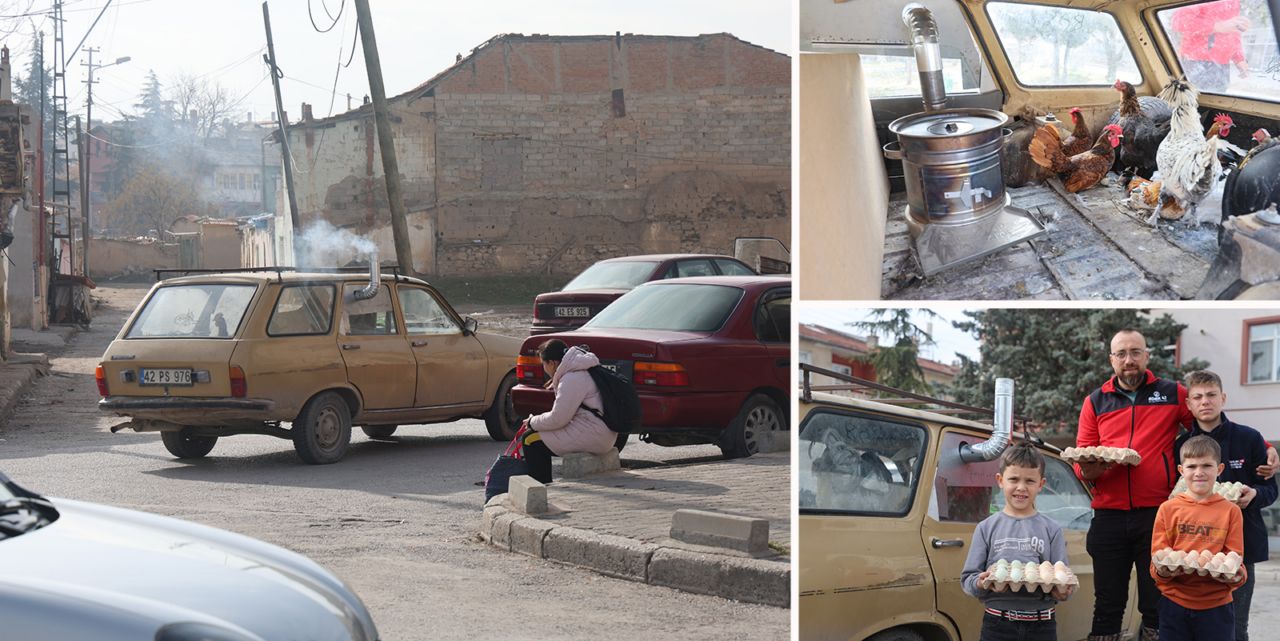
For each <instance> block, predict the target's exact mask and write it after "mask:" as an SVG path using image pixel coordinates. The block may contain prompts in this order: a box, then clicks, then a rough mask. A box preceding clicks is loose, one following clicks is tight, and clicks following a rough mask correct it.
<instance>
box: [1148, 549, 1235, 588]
mask: <svg viewBox="0 0 1280 641" xmlns="http://www.w3.org/2000/svg"><path fill="white" fill-rule="evenodd" d="M1151 562H1152V563H1154V564H1155V565H1156V566H1157V567H1162V568H1164V569H1166V570H1169V571H1171V572H1173V573H1174V574H1175V575H1178V574H1184V575H1188V574H1195V575H1199V576H1211V577H1213V578H1215V579H1219V580H1223V581H1230V580H1231V579H1232V578H1234V577H1235V576H1236V574H1237V573H1238V572H1239V571H1240V566H1241V564H1242V563H1243V560H1242V559H1241V558H1240V555H1239V554H1237V553H1235V552H1227V553H1225V554H1224V553H1222V552H1218V553H1217V554H1214V553H1213V552H1210V551H1209V550H1191V551H1189V552H1184V551H1182V550H1174V549H1172V548H1164V549H1163V550H1157V551H1156V553H1155V554H1152V555H1151Z"/></svg>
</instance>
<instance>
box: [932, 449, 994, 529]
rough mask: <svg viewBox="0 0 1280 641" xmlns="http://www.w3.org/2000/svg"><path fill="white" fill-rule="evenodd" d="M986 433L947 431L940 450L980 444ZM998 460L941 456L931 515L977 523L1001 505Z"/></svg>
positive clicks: (945, 519) (935, 480) (939, 519)
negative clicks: (972, 461)
mask: <svg viewBox="0 0 1280 641" xmlns="http://www.w3.org/2000/svg"><path fill="white" fill-rule="evenodd" d="M984 440H986V437H985V436H979V435H974V434H959V433H956V432H947V433H945V434H943V435H942V447H941V450H940V451H941V452H959V451H960V448H961V447H962V446H964V445H966V444H975V445H976V444H978V443H981V442H983V441H984ZM999 471H1000V462H999V460H998V459H997V460H994V461H979V462H975V463H965V462H964V461H962V460H960V457H959V456H955V455H952V456H942V457H941V460H940V461H939V462H938V474H937V477H936V478H935V479H934V482H933V490H932V492H931V494H930V495H929V516H931V517H933V518H934V519H936V520H938V521H958V522H961V523H977V522H979V521H981V520H982V519H985V518H987V517H988V516H990V515H991V514H992V513H994V512H996V511H997V510H999V509H1000V507H999V506H1000V505H1001V504H1000V503H997V497H1000V500H1003V495H1002V494H1001V493H1000V488H999V487H996V473H997V472H999Z"/></svg>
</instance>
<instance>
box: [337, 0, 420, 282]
mask: <svg viewBox="0 0 1280 641" xmlns="http://www.w3.org/2000/svg"><path fill="white" fill-rule="evenodd" d="M355 5H356V20H357V24H358V25H359V27H360V44H361V45H362V46H363V47H364V64H365V67H366V68H367V69H368V71H369V93H370V94H371V95H372V97H373V122H374V125H375V126H376V127H377V130H378V148H379V149H380V150H381V151H382V173H383V175H384V178H386V181H387V202H388V203H389V204H390V205H391V234H392V236H393V237H394V238H395V243H396V262H398V263H400V269H402V270H404V272H405V273H407V274H410V275H417V274H418V271H417V270H416V269H414V265H413V252H412V250H411V249H410V245H409V224H408V223H407V222H406V220H405V210H404V198H403V196H402V195H401V191H400V164H399V163H398V162H396V148H395V144H394V141H393V140H392V138H391V123H390V121H389V120H388V118H387V92H386V89H385V88H384V87H383V86H382V63H381V62H379V61H378V41H377V39H376V38H375V37H374V35H373V17H372V16H371V15H370V14H369V0H355ZM434 234H435V230H431V233H430V234H427V237H428V240H427V261H426V265H427V269H428V270H430V269H431V268H432V266H433V265H435V238H434Z"/></svg>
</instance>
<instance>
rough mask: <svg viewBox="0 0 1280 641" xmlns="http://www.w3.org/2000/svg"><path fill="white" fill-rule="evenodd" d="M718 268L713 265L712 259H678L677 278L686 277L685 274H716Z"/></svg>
mask: <svg viewBox="0 0 1280 641" xmlns="http://www.w3.org/2000/svg"><path fill="white" fill-rule="evenodd" d="M715 275H716V270H715V269H714V268H712V267H711V261H709V260H707V259H705V258H701V259H698V260H680V261H676V275H675V278H684V277H685V276H715Z"/></svg>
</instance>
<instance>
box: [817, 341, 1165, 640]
mask: <svg viewBox="0 0 1280 641" xmlns="http://www.w3.org/2000/svg"><path fill="white" fill-rule="evenodd" d="M801 370H802V377H803V379H804V381H805V384H804V386H803V390H802V396H801V399H800V417H801V422H800V430H799V444H798V446H799V455H798V461H797V464H798V466H799V470H798V476H797V478H798V481H799V486H800V487H799V508H800V544H799V546H798V548H799V555H798V556H799V559H798V562H799V581H800V598H799V602H798V603H799V610H800V639H802V640H806V641H810V640H811V641H818V640H821V641H864V640H868V639H870V640H874V641H978V632H979V630H980V629H981V628H982V614H983V607H982V605H981V603H980V602H979V601H978V600H977V599H975V598H973V597H970V596H969V595H967V594H965V593H964V591H963V590H962V589H961V586H960V573H961V571H962V570H963V569H964V562H965V557H966V556H967V554H968V551H969V546H970V545H971V543H972V541H973V532H974V528H975V527H976V526H977V524H978V522H980V521H981V520H982V519H985V518H986V517H987V516H988V515H990V514H992V513H994V512H996V511H999V510H1001V509H1003V508H1004V495H1003V494H1002V493H1001V492H1000V489H999V488H998V487H996V485H995V475H996V472H997V471H998V466H999V454H1000V452H1002V451H1003V449H1004V445H1005V444H1007V443H1008V442H1009V439H1015V440H1017V439H1024V438H1026V437H1025V436H1023V435H1022V434H1018V433H1012V430H1010V429H1009V422H1008V421H1005V422H1004V425H1005V428H1004V429H1003V430H1002V429H1001V428H994V429H993V427H992V425H988V424H984V423H979V422H975V421H971V420H964V419H960V418H956V417H954V416H948V415H944V414H942V413H939V412H935V411H926V410H921V409H913V408H907V407H901V406H898V405H892V404H887V403H881V402H876V401H870V400H864V399H860V398H853V397H849V396H841V395H836V394H833V393H827V392H823V391H815V390H821V389H827V390H832V389H841V388H843V389H850V388H851V387H854V386H853V385H849V384H846V382H848V383H853V382H855V381H858V379H854V378H852V377H848V376H845V375H842V374H838V373H835V372H829V371H826V370H822V369H819V368H816V367H812V366H810V365H801ZM831 379H834V380H835V381H837V382H836V383H834V384H828V385H817V384H811V383H816V382H819V381H825V382H830V380H831ZM862 387H864V388H865V386H862ZM894 396H896V397H898V400H899V401H901V400H903V396H904V394H903V393H895V394H894ZM906 396H908V397H909V396H910V395H906ZM906 400H907V401H908V402H914V401H913V400H912V399H911V398H907V399H906ZM918 405H923V403H921V404H918ZM1009 406H1010V407H1011V406H1012V398H1011V397H1010V400H1009ZM941 411H954V408H952V409H948V408H943V409H942V410H941ZM996 414H997V420H996V424H997V425H1000V424H1001V423H1002V421H1001V420H1000V419H999V413H998V412H997V413H996ZM1009 416H1011V414H1009ZM1032 440H1033V442H1034V443H1036V445H1038V446H1039V449H1040V451H1041V453H1042V454H1044V455H1045V458H1046V464H1047V467H1046V469H1045V477H1046V480H1047V482H1046V484H1045V487H1044V490H1042V491H1041V492H1040V495H1039V496H1038V497H1037V498H1036V507H1037V509H1038V510H1039V511H1040V512H1041V513H1043V514H1045V515H1048V516H1049V517H1051V518H1053V519H1054V520H1055V521H1057V522H1058V523H1059V524H1061V525H1062V528H1063V532H1064V534H1065V536H1066V540H1067V556H1068V564H1069V565H1070V566H1071V568H1072V570H1074V571H1075V573H1076V575H1077V576H1078V577H1079V579H1080V586H1079V588H1078V589H1077V590H1076V592H1075V594H1074V595H1073V596H1072V597H1071V599H1070V600H1068V601H1066V602H1064V603H1062V604H1060V605H1059V606H1058V616H1057V620H1058V638H1059V639H1061V640H1062V641H1079V640H1081V639H1085V638H1087V637H1088V636H1089V629H1090V627H1091V625H1092V618H1093V562H1092V558H1091V557H1090V556H1089V554H1088V553H1087V552H1085V535H1086V533H1087V532H1088V530H1089V524H1090V523H1091V522H1092V520H1093V510H1092V509H1091V508H1090V506H1089V503H1090V500H1091V497H1090V495H1089V491H1088V490H1087V489H1085V486H1084V485H1083V484H1082V483H1081V482H1080V480H1079V479H1077V478H1076V475H1075V473H1074V472H1073V471H1072V469H1071V466H1070V465H1068V464H1067V463H1065V462H1063V460H1062V459H1061V457H1060V452H1059V450H1058V448H1056V447H1054V446H1052V445H1048V444H1044V443H1041V442H1040V441H1039V439H1035V438H1034V437H1032ZM983 454H985V455H986V456H990V457H991V458H989V459H986V460H983V456H982V455H983ZM1136 584H1137V583H1136V581H1130V583H1129V585H1130V594H1129V604H1128V607H1127V608H1126V610H1125V617H1126V619H1125V628H1124V629H1126V630H1128V631H1129V633H1130V635H1129V636H1130V637H1132V635H1133V633H1135V632H1136V631H1137V628H1138V626H1139V620H1140V619H1139V617H1138V616H1136V614H1137V607H1136V596H1135V594H1136V587H1135V586H1136Z"/></svg>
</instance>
